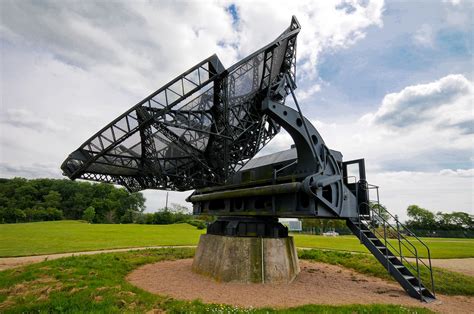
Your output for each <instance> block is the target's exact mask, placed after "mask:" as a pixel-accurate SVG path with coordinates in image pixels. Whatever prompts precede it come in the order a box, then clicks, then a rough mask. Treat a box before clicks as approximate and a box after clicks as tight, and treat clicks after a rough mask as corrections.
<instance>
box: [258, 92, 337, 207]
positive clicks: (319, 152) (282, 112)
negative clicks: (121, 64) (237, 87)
mask: <svg viewBox="0 0 474 314" xmlns="http://www.w3.org/2000/svg"><path fill="white" fill-rule="evenodd" d="M290 84H291V83H290ZM287 86H288V85H287ZM290 90H291V92H292V94H293V91H292V89H291V86H290ZM293 98H294V100H295V102H296V97H295V95H294V94H293ZM297 108H298V110H295V109H293V108H291V107H288V106H287V105H285V104H284V103H281V102H279V101H273V100H272V99H271V98H270V97H268V96H267V97H266V98H265V99H264V100H263V101H262V107H261V109H262V111H263V112H264V113H265V114H267V115H268V116H269V117H270V118H272V119H273V120H275V121H276V122H277V123H279V124H280V125H281V126H282V127H283V128H284V129H285V130H286V131H287V132H288V133H289V134H290V136H291V137H292V139H293V141H294V143H295V146H296V152H297V156H298V158H297V165H296V173H300V174H307V175H308V177H307V178H306V179H305V180H303V190H304V191H306V193H308V194H309V195H311V196H312V197H315V198H317V199H318V200H319V201H320V203H321V204H322V205H323V206H324V207H326V208H327V209H329V210H331V211H333V212H334V213H336V214H337V215H340V214H341V211H342V207H343V204H342V203H343V187H342V173H341V169H339V166H338V165H337V162H336V160H335V158H334V156H332V154H331V152H330V150H329V149H328V148H327V147H326V145H325V143H324V140H323V138H322V137H321V135H320V134H319V132H318V131H317V130H316V128H315V127H314V126H313V124H312V123H311V122H310V121H309V120H308V119H306V118H305V117H304V116H303V115H302V113H301V110H300V108H299V106H298V105H297ZM327 186H331V191H332V193H333V194H334V195H333V196H332V197H331V198H330V199H331V200H330V201H328V200H326V199H324V198H323V190H324V189H325V188H326V187H327Z"/></svg>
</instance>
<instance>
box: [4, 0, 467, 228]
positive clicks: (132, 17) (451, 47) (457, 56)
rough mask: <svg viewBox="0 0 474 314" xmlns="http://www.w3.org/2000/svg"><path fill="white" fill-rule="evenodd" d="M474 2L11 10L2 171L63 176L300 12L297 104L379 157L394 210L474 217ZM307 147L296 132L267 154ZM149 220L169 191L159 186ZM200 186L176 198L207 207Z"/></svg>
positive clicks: (376, 176)
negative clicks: (187, 74) (156, 102)
mask: <svg viewBox="0 0 474 314" xmlns="http://www.w3.org/2000/svg"><path fill="white" fill-rule="evenodd" d="M473 6H474V2H472V1H462V0H452V1H428V0H426V1H422V0H417V1H386V2H383V1H380V0H377V1H370V0H359V1H356V0H354V1H305V0H302V1H226V0H222V1H107V2H106V1H71V0H69V1H26V0H23V1H9V0H3V1H1V2H0V17H1V18H0V57H1V60H0V64H1V67H0V75H1V76H0V99H1V103H0V177H7V178H9V177H16V176H21V177H27V178H40V177H41V178H42V177H48V178H61V177H62V174H61V171H60V169H59V167H60V165H61V163H62V161H63V160H64V159H65V158H66V157H67V155H68V154H69V153H70V152H72V151H73V150H75V149H76V148H77V147H79V145H81V144H82V143H83V142H84V141H85V140H86V139H87V138H89V137H90V136H91V135H93V134H94V133H95V132H97V131H98V130H99V129H100V128H101V127H102V126H104V125H105V124H106V123H108V122H110V121H111V120H113V119H114V118H115V117H116V116H118V115H119V114H121V113H123V112H124V111H126V110H127V109H128V108H129V107H131V106H132V105H134V104H136V103H137V102H139V101H140V100H141V99H143V98H144V97H145V96H147V95H149V94H150V93H151V92H153V91H154V90H156V89H158V88H159V87H160V86H162V85H163V84H165V83H167V82H168V81H169V80H171V79H172V78H174V77H175V76H176V75H178V74H180V73H182V72H184V71H185V70H186V69H187V68H189V67H191V66H193V65H195V64H197V63H198V62H200V61H201V60H203V59H205V58H207V57H209V56H210V55H212V54H214V53H216V54H217V55H218V56H219V58H220V59H221V60H222V62H223V64H224V65H225V66H227V67H228V66H230V65H232V64H233V63H235V62H236V61H238V60H239V59H241V58H243V57H245V56H246V55H248V54H250V53H252V52H253V51H255V50H257V49H258V48H260V47H261V46H263V45H265V44H267V43H268V42H270V41H272V40H273V39H274V38H276V37H277V36H278V35H279V34H280V33H281V32H282V31H283V30H284V29H285V28H286V27H288V25H289V23H290V20H291V16H292V15H295V16H296V17H297V18H298V20H299V22H300V23H301V27H302V30H301V32H300V34H299V36H298V46H297V85H298V89H297V90H296V96H297V97H298V100H299V103H300V105H301V106H302V110H303V112H304V114H305V115H306V116H307V117H308V118H309V119H310V120H311V121H312V122H313V124H314V125H315V126H316V128H317V129H318V131H319V132H320V133H321V135H322V136H323V138H324V140H325V142H326V144H327V145H328V146H329V147H330V148H331V149H335V150H339V151H341V152H342V153H343V155H344V159H345V160H351V159H357V158H365V161H366V168H367V178H368V181H369V182H370V183H371V184H375V185H378V186H380V196H381V202H382V203H383V204H384V205H386V206H387V208H388V209H389V210H390V211H391V212H393V213H394V214H397V215H399V216H400V217H401V218H402V219H405V218H406V208H407V206H409V205H411V204H417V205H419V206H421V207H424V208H427V209H430V210H432V211H434V212H437V211H444V212H452V211H465V212H469V213H471V214H473V213H474V209H473V207H474V166H473V165H474V104H473V95H474V83H473V80H474V62H473V61H474V60H473V37H474V36H473V30H474V27H473V26H474V25H473V23H474V22H473V21H474V19H473V13H474V7H473ZM291 144H292V140H291V138H290V137H289V135H288V134H286V133H285V132H281V133H280V134H279V135H278V136H277V137H275V139H274V140H272V142H271V143H270V144H269V145H268V146H267V147H265V148H264V150H263V151H262V152H261V153H260V155H263V154H268V153H272V152H276V151H279V150H283V149H287V148H289V147H290V145H291ZM143 193H144V195H145V197H146V198H147V202H146V206H147V211H149V212H152V211H155V210H156V209H158V208H161V207H164V205H165V195H166V192H164V191H154V190H146V191H144V192H143ZM190 193H191V192H190V191H189V192H181V193H179V192H170V194H169V199H170V203H178V204H182V205H185V206H187V207H191V206H190V204H188V203H186V201H185V198H186V197H187V196H188V195H189V194H190Z"/></svg>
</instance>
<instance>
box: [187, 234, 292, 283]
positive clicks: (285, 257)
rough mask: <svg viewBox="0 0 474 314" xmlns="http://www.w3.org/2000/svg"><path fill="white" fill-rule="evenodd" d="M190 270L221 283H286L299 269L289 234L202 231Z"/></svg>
mask: <svg viewBox="0 0 474 314" xmlns="http://www.w3.org/2000/svg"><path fill="white" fill-rule="evenodd" d="M192 267H193V271H194V272H196V273H199V274H202V275H206V276H209V277H211V278H214V279H215V280H217V281H223V282H241V283H289V282H291V281H292V280H293V279H294V278H295V277H296V275H297V274H298V273H299V272H300V268H299V264H298V255H297V253H296V248H295V245H294V242H293V238H292V237H285V238H257V237H229V236H222V235H212V234H203V235H201V238H200V240H199V245H198V247H197V250H196V255H195V256H194V261H193V266H192Z"/></svg>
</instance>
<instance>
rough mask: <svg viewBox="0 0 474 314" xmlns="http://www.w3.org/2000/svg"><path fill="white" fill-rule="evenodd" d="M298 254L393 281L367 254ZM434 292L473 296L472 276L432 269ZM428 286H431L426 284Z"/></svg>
mask: <svg viewBox="0 0 474 314" xmlns="http://www.w3.org/2000/svg"><path fill="white" fill-rule="evenodd" d="M298 255H299V257H300V258H301V259H308V260H313V261H318V262H323V263H328V264H333V265H340V266H343V267H346V268H350V269H353V270H355V271H357V272H359V273H363V274H368V275H371V276H376V277H379V278H383V279H386V280H391V281H394V279H393V278H392V277H391V276H390V275H389V274H388V273H387V271H386V270H385V268H383V266H382V265H380V263H379V262H378V261H377V260H376V259H375V257H373V256H371V255H368V254H354V253H348V252H336V251H321V250H300V251H299V252H298ZM433 276H434V282H435V289H436V292H439V293H442V294H448V295H468V296H474V277H471V276H467V275H463V274H460V273H457V272H452V271H448V270H445V269H441V268H434V269H433ZM421 279H422V282H424V283H428V285H429V283H430V282H431V281H430V279H429V274H428V272H427V271H422V272H421ZM428 288H430V290H431V287H429V286H428Z"/></svg>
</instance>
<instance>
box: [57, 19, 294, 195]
mask: <svg viewBox="0 0 474 314" xmlns="http://www.w3.org/2000/svg"><path fill="white" fill-rule="evenodd" d="M299 31H300V25H299V23H298V21H297V20H296V18H295V17H293V18H292V20H291V24H290V26H289V27H288V28H287V29H286V30H285V31H284V32H283V33H282V34H281V35H280V36H279V37H278V38H277V39H276V40H274V41H273V42H271V43H270V44H268V45H267V46H265V47H263V48H261V49H259V50H258V51H256V52H255V53H253V54H251V55H250V56H248V57H246V58H245V59H243V60H241V61H240V62H238V63H236V64H234V65H233V66H231V67H230V68H228V69H225V68H224V67H223V65H222V64H221V62H220V60H219V58H218V57H217V56H216V55H213V56H211V57H210V58H208V59H206V60H204V61H202V62H200V63H199V64H197V65H196V66H194V67H192V68H190V69H189V70H188V71H186V72H185V73H183V74H181V75H180V76H178V77H176V78H175V79H174V80H172V81H171V82H169V83H168V84H166V85H165V86H163V87H161V88H160V89H158V90H157V91H156V92H154V93H153V94H151V95H150V96H148V97H146V98H145V99H143V100H142V101H141V102H139V103H138V104H136V105H135V106H133V107H132V108H130V109H129V110H128V111H127V112H125V113H124V114H122V115H120V116H119V117H118V118H116V119H115V120H114V121H112V122H111V123H109V124H108V125H107V126H105V127H104V128H103V129H102V130H100V131H99V132H97V133H96V134H94V135H93V136H92V137H91V138H90V139H88V140H87V141H86V142H85V143H84V144H82V145H81V146H80V147H79V148H78V149H77V150H75V151H74V152H72V153H71V154H70V155H69V156H68V158H67V159H66V160H65V161H64V162H63V164H62V165H61V169H62V170H63V172H64V174H65V175H66V176H68V177H69V178H71V179H85V180H93V181H101V182H107V183H114V184H120V185H123V186H125V187H126V188H127V189H128V190H130V191H139V190H143V189H167V190H176V191H185V190H190V189H199V188H202V187H207V186H213V185H220V184H224V183H225V181H226V179H227V178H228V177H229V176H230V175H232V174H233V173H235V172H236V171H238V170H239V169H240V168H242V167H243V166H244V165H245V163H246V162H247V161H248V160H250V159H251V158H252V157H253V156H255V154H257V153H258V151H259V150H260V149H262V148H263V146H265V144H267V143H268V142H269V141H270V140H271V139H272V138H273V137H274V136H275V135H276V134H277V133H278V131H279V130H280V126H279V125H278V124H277V123H276V122H275V121H273V120H272V119H271V118H269V117H268V116H267V115H266V114H263V113H262V112H261V111H259V110H258V108H259V106H260V103H261V100H262V99H263V98H264V97H265V95H267V93H268V91H269V90H270V89H271V88H272V87H273V85H274V84H275V82H277V81H278V80H277V79H278V77H281V76H282V75H285V74H286V75H289V76H290V77H291V78H292V79H293V82H294V81H295V80H294V79H295V69H296V37H297V35H298V33H299ZM284 97H285V95H282V99H281V101H284Z"/></svg>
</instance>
